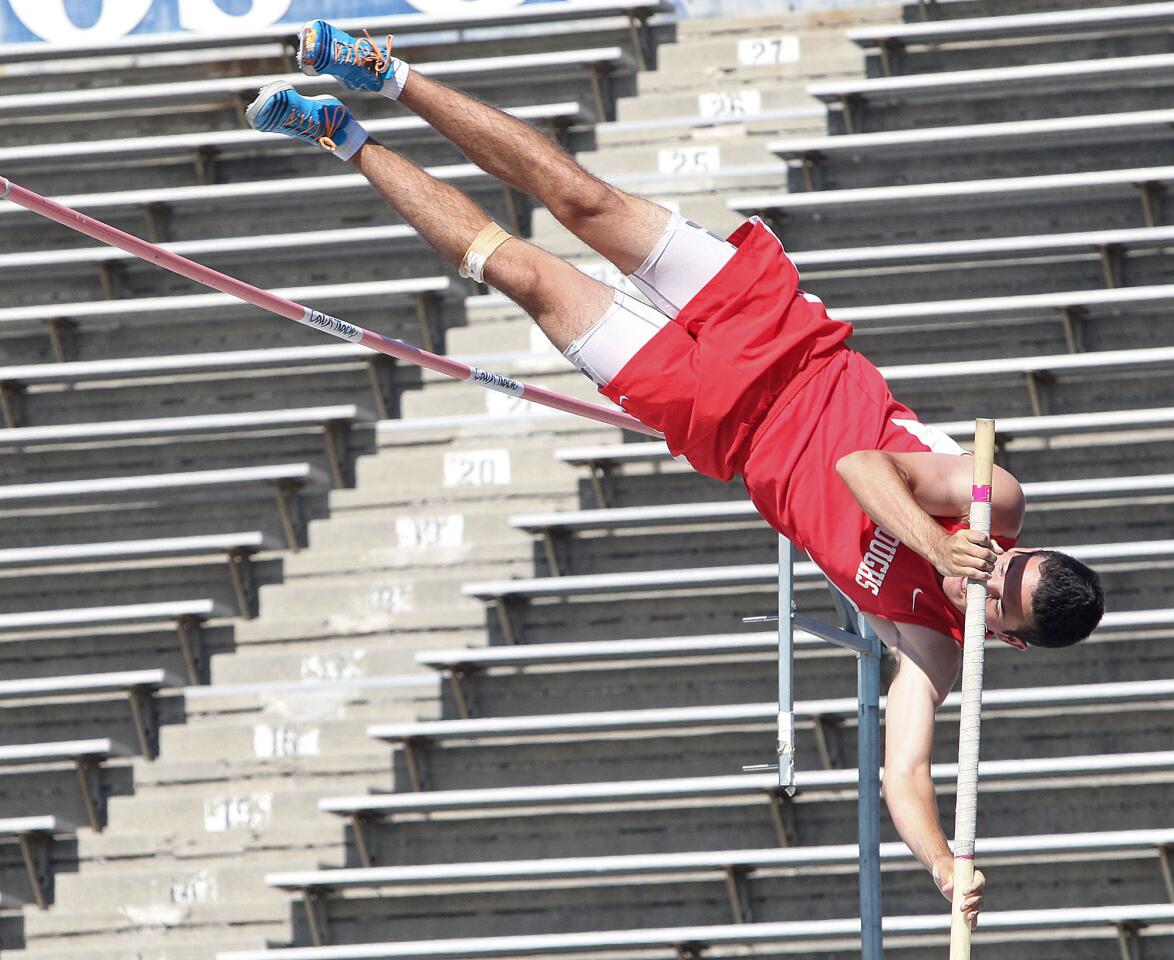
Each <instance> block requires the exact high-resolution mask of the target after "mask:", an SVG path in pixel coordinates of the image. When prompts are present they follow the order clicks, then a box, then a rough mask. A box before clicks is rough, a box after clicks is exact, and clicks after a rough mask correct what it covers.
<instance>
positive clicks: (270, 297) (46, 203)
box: [0, 177, 662, 439]
mask: <svg viewBox="0 0 1174 960" xmlns="http://www.w3.org/2000/svg"><path fill="white" fill-rule="evenodd" d="M3 199H8V200H11V201H12V202H13V203H15V204H17V205H19V206H21V207H24V208H25V209H26V210H30V211H32V212H33V213H36V214H39V215H40V216H42V217H45V218H47V219H49V220H53V221H54V222H56V223H59V224H61V225H62V226H65V227H69V229H71V230H76V231H77V232H78V233H84V234H85V235H86V236H88V237H93V238H94V239H95V240H99V241H101V242H102V243H105V244H108V245H109V246H112V247H118V248H119V249H120V250H125V251H126V252H127V253H131V254H133V255H134V256H136V257H139V258H140V259H142V260H145V261H147V262H148V263H153V264H155V265H156V266H159V267H162V268H163V269H165V270H170V271H171V272H172V273H178V274H179V275H180V276H181V277H187V278H188V279H189V280H194V281H196V283H202V284H203V285H204V286H206V287H211V288H212V289H214V290H219V291H220V292H221V293H227V294H228V295H229V296H232V297H236V298H237V299H238V300H243V301H244V302H245V303H251V304H253V305H254V306H257V307H260V308H261V309H262V310H268V311H269V312H270V313H275V314H277V316H279V317H284V318H285V319H287V320H294V321H296V322H297V323H303V324H305V325H306V326H308V327H314V328H316V329H318V330H322V331H324V332H326V333H329V334H330V335H331V336H334V337H338V338H339V339H341V340H349V341H351V342H352V343H361V344H362V345H363V346H365V347H368V348H370V349H371V350H375V351H377V352H379V353H384V354H387V355H388V356H390V357H395V358H396V359H397V360H403V361H405V362H406V363H412V364H415V365H416V366H418V367H426V368H427V369H429V370H435V371H436V372H437V373H443V374H444V375H445V376H448V377H452V378H453V379H454V380H466V381H468V382H470V383H476V384H478V385H480V386H482V387H485V388H486V389H487V390H494V391H496V392H497V393H505V394H509V395H510V396H514V397H522V398H523V399H525V400H531V401H533V402H534V403H537V404H541V405H542V406H544V407H553V408H554V409H555V410H562V411H563V412H565V413H572V414H575V415H576V416H580V417H585V418H586V419H588V420H596V421H598V422H599V423H606V424H608V425H609V426H613V427H620V428H622V429H624V430H631V431H633V432H635V433H641V434H644V435H645V436H649V437H655V438H657V439H662V435H661V434H660V433H659V432H657V431H656V430H653V429H652V428H651V427H646V426H645V425H644V424H642V423H641V422H640V421H639V420H637V419H635V418H634V417H631V416H629V415H628V414H626V413H624V412H622V411H619V410H613V409H611V408H608V407H603V406H600V405H599V404H596V403H588V402H587V401H585V400H576V399H575V398H574V397H567V396H564V395H563V394H561V393H555V392H554V391H552V390H547V389H545V388H543V387H535V386H532V385H530V384H526V383H522V382H520V381H518V380H514V379H512V378H510V377H504V376H502V375H501V374H498V373H490V372H489V371H487V370H481V369H479V368H478V367H473V366H469V365H468V364H466V363H461V362H460V361H459V360H453V359H452V358H450V357H444V356H440V355H439V354H435V353H430V352H429V351H427V350H421V349H420V348H419V347H413V346H412V345H411V344H409V343H404V342H403V341H402V340H395V339H392V338H391V337H385V336H383V335H382V334H380V333H375V332H373V331H371V330H365V329H363V328H362V327H356V326H354V325H353V324H350V323H347V322H346V321H344V320H339V319H338V318H337V317H332V316H330V315H329V314H325V313H322V312H321V311H318V310H314V309H313V308H312V307H306V306H303V305H301V304H300V303H294V301H292V300H287V299H285V297H279V296H277V295H276V294H273V293H269V292H268V291H266V290H262V289H260V288H259V287H254V286H253V285H252V284H250V283H245V282H244V281H243V280H237V279H236V278H235V277H230V276H228V275H227V274H224V273H220V272H219V271H217V270H213V269H212V268H211V267H205V266H204V265H203V264H199V263H196V262H195V261H194V260H189V259H187V257H181V256H180V255H179V254H176V253H172V252H170V251H169V250H164V249H163V248H162V247H160V246H157V245H156V244H153V243H149V242H148V241H146V240H142V239H140V238H139V237H136V236H134V235H132V234H129V233H124V232H123V231H122V230H119V229H117V228H116V227H112V226H110V225H109V224H107V223H103V222H102V221H101V220H95V219H93V218H92V217H87V216H86V215H85V214H82V213H79V212H78V211H76V210H73V209H71V208H70V207H67V206H64V205H63V204H60V203H57V202H55V201H53V200H50V199H48V198H47V197H42V196H41V195H40V194H37V193H34V192H33V191H31V190H28V189H26V188H24V187H22V186H19V185H18V184H15V183H13V182H12V181H11V180H9V179H7V178H6V177H0V200H3Z"/></svg>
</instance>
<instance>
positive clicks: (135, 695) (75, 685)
mask: <svg viewBox="0 0 1174 960" xmlns="http://www.w3.org/2000/svg"><path fill="white" fill-rule="evenodd" d="M158 606H164V605H163V604H159V605H158ZM173 606H175V607H178V605H173ZM182 686H183V680H181V679H180V678H179V677H177V676H175V675H174V674H171V673H169V672H167V671H166V670H162V669H159V668H154V669H148V670H123V671H119V672H117V673H95V674H81V675H76V676H65V677H30V678H27V679H23V680H0V700H22V701H24V700H33V699H37V700H40V699H45V698H55V697H61V698H76V697H78V696H97V697H101V696H107V697H108V696H111V695H115V694H124V695H125V696H126V698H127V702H128V704H129V706H130V711H131V718H132V720H133V721H134V727H135V733H136V735H137V736H138V741H139V742H138V747H139V750H140V751H141V752H142V755H143V756H144V757H147V758H148V759H154V758H155V755H156V751H157V749H158V728H159V723H158V714H157V710H156V704H155V695H156V694H157V693H158V692H159V691H160V690H164V689H167V688H174V687H182Z"/></svg>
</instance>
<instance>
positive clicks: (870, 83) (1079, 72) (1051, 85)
mask: <svg viewBox="0 0 1174 960" xmlns="http://www.w3.org/2000/svg"><path fill="white" fill-rule="evenodd" d="M1172 70H1174V54H1169V53H1159V54H1151V55H1147V56H1140V57H1109V58H1105V59H1103V60H1069V61H1067V62H1060V63H1040V64H1030V65H1028V66H1022V67H994V68H987V69H982V70H956V71H947V72H942V73H924V74H914V75H911V76H907V77H878V78H876V79H872V80H836V81H829V82H827V83H815V84H811V85H809V86H808V87H807V92H808V93H809V94H811V96H813V97H815V98H816V99H817V100H822V101H824V102H825V103H827V104H828V105H829V107H831V106H833V105H835V106H838V107H839V109H840V111H841V113H842V115H843V118H844V127H845V129H846V130H847V132H848V133H856V132H857V130H858V127H859V123H858V122H857V121H858V118H857V115H856V114H857V111H859V110H861V109H863V107H864V105H866V104H867V103H868V102H869V101H876V100H887V101H892V100H900V101H904V102H909V103H912V102H915V101H917V100H934V99H944V98H951V97H957V96H964V97H974V96H976V95H981V94H985V95H987V96H994V95H997V94H1000V93H1003V92H1006V93H1007V94H1013V93H1014V94H1022V93H1024V92H1028V91H1030V92H1032V93H1042V92H1045V91H1054V92H1067V91H1070V90H1072V89H1074V88H1079V89H1081V90H1086V89H1093V88H1096V89H1100V88H1111V87H1114V86H1118V85H1120V84H1122V83H1125V82H1130V81H1133V82H1145V81H1147V80H1150V79H1151V78H1163V77H1167V76H1169V74H1170V72H1171V71H1172Z"/></svg>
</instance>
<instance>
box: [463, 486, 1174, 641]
mask: <svg viewBox="0 0 1174 960" xmlns="http://www.w3.org/2000/svg"><path fill="white" fill-rule="evenodd" d="M1130 479H1133V478H1130ZM1056 483H1057V484H1067V483H1069V481H1056ZM1077 483H1078V484H1083V485H1079V486H1078V485H1075V484H1074V485H1073V486H1064V487H1059V486H1057V487H1056V488H1055V491H1056V495H1063V496H1065V497H1074V496H1078V495H1082V494H1088V495H1096V494H1097V492H1098V491H1101V490H1102V487H1101V486H1100V485H1099V484H1098V483H1095V482H1094V483H1084V482H1080V481H1078V482H1077ZM1107 486H1108V485H1106V488H1107ZM1171 488H1174V474H1169V475H1163V480H1162V481H1161V483H1160V484H1158V485H1155V486H1152V487H1151V486H1149V485H1147V484H1132V483H1130V484H1128V485H1126V487H1125V489H1126V490H1127V491H1128V492H1129V493H1137V492H1141V491H1153V490H1167V491H1168V490H1170V489H1171ZM1029 497H1030V494H1029ZM739 507H740V508H741V510H740V512H741V513H742V515H743V516H746V517H751V516H757V514H756V513H754V511H753V505H751V504H749V503H747V504H746V505H745V506H741V504H739ZM632 509H633V510H634V511H643V510H646V509H647V510H648V511H649V513H652V511H654V510H655V508H632ZM689 511H693V512H694V513H690V512H689ZM585 512H586V511H585ZM698 512H699V511H698V508H697V505H695V504H690V505H686V506H684V507H679V508H678V507H672V508H665V510H664V514H665V515H674V516H676V517H677V518H678V522H701V519H702V518H700V517H699V516H696V515H695V514H696V513H698ZM722 512H723V513H726V514H728V513H730V512H737V511H734V510H733V508H723V510H722ZM596 513H597V514H598V517H596V518H592V520H599V521H601V522H602V523H601V525H602V526H603V527H604V528H605V529H606V528H610V526H611V524H610V523H609V521H607V520H604V519H603V515H604V514H608V515H611V514H617V513H618V514H620V516H621V517H626V516H627V515H628V514H627V511H617V510H608V511H598V512H596ZM550 519H552V520H553V519H555V516H553V515H552V517H551V518H550ZM592 520H584V521H581V522H584V523H591V522H592ZM572 522H573V521H571V520H569V519H568V520H567V525H568V526H569V525H570V524H571V523H572ZM617 522H619V521H618V520H617ZM634 522H639V523H641V524H648V523H649V522H650V520H649V519H641V520H639V521H634ZM661 522H663V520H662V521H661ZM1064 552H1065V553H1068V554H1070V555H1071V556H1074V557H1076V558H1077V559H1078V560H1081V561H1082V562H1084V563H1087V564H1091V565H1096V564H1097V563H1099V562H1102V561H1109V560H1113V561H1125V562H1129V561H1130V560H1132V561H1133V562H1139V561H1141V560H1143V559H1144V560H1155V559H1158V558H1162V559H1169V558H1170V557H1174V540H1143V541H1140V542H1132V543H1112V544H1080V545H1075V546H1065V547H1064ZM794 569H795V578H796V581H799V582H801V581H804V580H807V581H816V580H817V579H819V578H821V577H822V573H821V572H820V570H819V568H818V567H816V565H815V564H814V563H797V564H795V568H794ZM777 582H778V565H777V564H773V563H756V564H745V565H736V564H731V565H729V566H722V567H687V568H685V569H671V570H645V571H633V572H626V573H597V574H582V575H572V576H550V577H534V578H521V577H519V578H517V579H514V580H491V581H482V582H477V583H466V584H465V585H464V586H462V587H461V592H462V593H463V594H464V595H465V596H467V597H475V598H476V599H478V600H482V601H485V602H487V603H492V604H493V606H494V609H495V611H496V614H497V621H498V625H499V628H500V630H501V633H502V636H503V638H504V639H505V641H506V642H507V643H518V642H520V640H521V633H522V629H521V626H520V625H519V624H518V623H516V622H515V620H516V618H515V616H514V611H513V609H512V608H513V607H516V606H517V605H519V604H524V603H527V602H530V601H532V600H538V599H543V598H548V599H549V598H556V599H565V598H568V597H584V596H592V595H595V596H602V595H610V596H619V595H625V594H627V595H631V594H636V593H642V592H664V591H678V592H679V591H683V590H688V591H691V592H696V591H698V590H704V589H711V590H716V589H721V588H725V587H750V586H753V587H759V588H768V587H770V586H771V585H773V584H776V583H777Z"/></svg>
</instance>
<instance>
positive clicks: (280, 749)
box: [253, 724, 318, 760]
mask: <svg viewBox="0 0 1174 960" xmlns="http://www.w3.org/2000/svg"><path fill="white" fill-rule="evenodd" d="M253 754H254V755H255V756H256V757H257V759H258V760H276V759H278V758H280V757H316V756H318V729H317V728H316V727H311V728H310V729H308V730H299V729H298V728H297V727H270V726H268V725H266V724H259V725H257V726H255V727H253Z"/></svg>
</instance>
